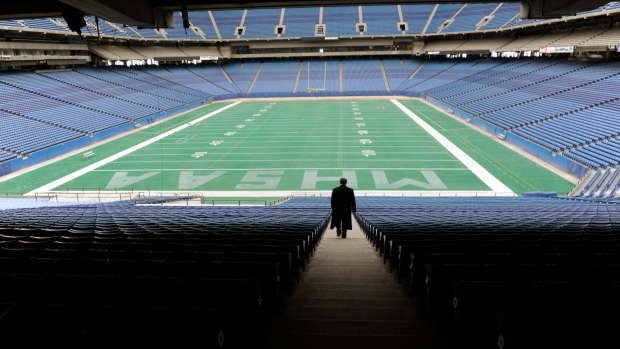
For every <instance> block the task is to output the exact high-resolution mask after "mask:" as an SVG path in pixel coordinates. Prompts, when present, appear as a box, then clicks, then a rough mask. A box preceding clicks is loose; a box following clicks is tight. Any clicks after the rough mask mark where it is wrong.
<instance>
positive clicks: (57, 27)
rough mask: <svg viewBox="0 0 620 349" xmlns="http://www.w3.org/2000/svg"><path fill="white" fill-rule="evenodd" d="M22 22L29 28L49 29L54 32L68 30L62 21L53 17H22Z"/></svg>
mask: <svg viewBox="0 0 620 349" xmlns="http://www.w3.org/2000/svg"><path fill="white" fill-rule="evenodd" d="M22 23H23V24H24V26H26V27H28V28H30V29H39V30H51V31H56V32H68V31H69V28H68V27H66V26H64V25H63V24H62V22H60V21H58V20H57V19H55V18H37V19H24V20H23V21H22Z"/></svg>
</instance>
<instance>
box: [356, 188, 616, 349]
mask: <svg viewBox="0 0 620 349" xmlns="http://www.w3.org/2000/svg"><path fill="white" fill-rule="evenodd" d="M619 203H620V202H618V201H616V200H606V201H598V200H574V199H567V198H558V197H551V198H525V197H524V198H413V197H412V198H368V197H365V198H359V199H358V200H357V213H356V214H355V216H356V219H357V221H358V222H359V223H360V226H361V227H362V229H363V231H364V232H365V233H366V235H367V237H368V239H369V240H370V241H371V242H372V243H373V244H374V245H375V247H376V249H377V250H379V251H380V253H381V254H382V255H383V256H384V260H385V262H386V263H388V261H389V263H390V265H391V266H394V270H396V272H398V273H399V280H400V279H401V278H402V279H405V280H408V283H409V287H410V295H412V296H415V297H418V298H422V299H424V300H425V302H426V316H427V317H428V318H430V319H433V320H437V321H439V323H442V324H444V325H443V326H445V327H446V329H449V331H451V333H452V343H453V346H454V348H473V347H475V348H497V345H498V344H497V343H498V338H500V335H501V336H502V338H503V339H502V341H506V345H508V343H509V342H510V345H515V347H523V345H525V343H527V340H528V339H529V340H534V338H533V337H529V336H528V334H527V333H526V332H524V331H522V330H521V329H523V328H529V327H528V325H527V324H526V323H524V322H523V321H522V319H523V318H527V317H529V316H532V317H535V318H536V319H539V320H541V319H548V320H550V321H555V319H557V318H559V315H558V314H562V313H570V314H571V315H570V316H571V321H570V322H568V323H567V322H566V321H564V320H562V321H558V322H555V323H553V324H550V327H551V328H553V329H554V330H553V331H550V332H549V333H546V332H545V331H536V332H535V335H536V336H539V337H540V338H541V341H540V343H547V344H549V343H555V342H554V339H557V343H570V341H569V340H568V339H569V338H572V340H574V342H575V343H586V342H587V339H588V338H593V337H596V338H597V340H599V339H601V338H602V340H601V341H600V342H599V343H603V341H604V340H613V341H615V339H613V333H617V331H618V330H620V322H618V321H617V319H618V318H619V317H618V315H619V314H620V303H618V301H617V297H616V295H617V292H618V291H620V289H619V288H618V284H617V283H618V281H620V276H619V275H620V273H619V272H620V267H618V265H620V238H619V236H618V232H620V206H619V205H618V204H619ZM498 314H499V315H498ZM530 314H532V315H530ZM498 321H499V322H498ZM596 322H600V323H601V324H602V327H601V328H600V329H594V327H593V326H592V324H594V323H596ZM561 324H567V326H568V327H567V329H570V328H573V329H576V328H577V327H578V326H579V324H583V327H581V329H580V331H581V332H568V331H567V330H562V329H561ZM513 330H514V331H516V332H518V333H519V335H515V337H513V336H511V334H512V331H513ZM552 336H559V337H561V338H557V337H552ZM504 337H505V338H504ZM603 339H604V340H603ZM608 343H609V342H608ZM517 345H521V346H517Z"/></svg>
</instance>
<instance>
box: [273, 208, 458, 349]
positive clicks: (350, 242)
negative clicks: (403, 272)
mask: <svg viewBox="0 0 620 349" xmlns="http://www.w3.org/2000/svg"><path fill="white" fill-rule="evenodd" d="M353 225H354V227H353V231H351V232H348V234H347V235H348V236H347V238H346V239H340V238H337V237H336V232H335V230H328V231H326V233H325V236H324V237H323V239H322V241H321V243H320V244H319V246H318V247H317V250H316V252H315V254H314V256H313V257H312V258H311V261H310V264H309V266H308V267H307V270H306V272H305V273H303V275H302V279H301V282H300V283H299V284H297V285H295V287H294V291H293V295H292V297H289V298H288V300H287V302H286V304H285V306H284V309H283V313H282V316H281V317H280V318H279V319H277V320H276V321H275V324H274V326H273V327H274V328H273V331H272V333H271V334H270V335H269V336H268V337H269V338H267V343H266V346H265V347H266V348H270V349H271V348H275V349H279V348H300V349H304V348H313V349H330V348H339V349H342V348H356V349H364V348H423V349H425V348H429V349H430V348H433V349H435V348H438V349H441V348H447V347H448V346H449V338H448V337H447V335H445V334H441V333H439V332H438V331H437V330H436V329H435V327H434V326H433V325H432V323H431V322H429V321H425V320H424V319H423V315H422V311H421V307H420V306H419V302H417V301H416V300H412V299H409V298H408V297H407V293H406V286H405V285H403V284H398V283H397V281H396V274H395V273H393V274H390V272H389V269H388V267H387V266H386V265H384V264H383V259H382V258H379V255H378V253H376V252H375V250H374V248H373V247H372V245H371V244H370V243H369V242H368V241H367V240H366V238H365V237H364V235H363V233H362V232H361V230H360V229H359V227H358V226H357V223H356V222H355V220H353Z"/></svg>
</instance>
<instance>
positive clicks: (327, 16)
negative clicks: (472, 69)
mask: <svg viewBox="0 0 620 349" xmlns="http://www.w3.org/2000/svg"><path fill="white" fill-rule="evenodd" d="M400 8H401V10H400V13H399V10H398V7H397V5H395V4H394V5H371V6H362V9H361V18H362V23H366V31H365V32H364V35H375V36H387V35H399V34H402V30H401V28H399V27H398V25H397V23H398V22H399V21H400V18H401V15H402V19H403V21H404V22H406V23H407V24H408V27H407V30H406V33H407V34H432V33H456V32H464V31H477V30H487V29H497V28H507V27H511V26H522V25H527V24H531V23H535V22H541V21H544V20H541V19H538V20H522V19H520V11H521V9H520V5H519V3H512V2H511V3H484V4H471V3H470V4H463V3H461V4H459V3H455V4H439V6H438V8H437V11H433V10H434V8H435V4H413V5H408V4H402V5H400ZM618 9H620V6H619V5H618V4H617V2H610V3H609V4H607V5H605V6H601V7H599V8H598V9H596V10H593V11H586V12H583V13H580V14H589V13H597V12H602V13H606V12H613V11H618ZM282 11H284V18H283V22H282V24H283V25H284V26H286V29H285V30H284V31H283V33H282V34H281V36H280V37H288V38H291V37H314V36H315V24H318V23H319V11H320V8H319V7H308V8H298V7H287V8H273V9H263V8H248V9H245V10H244V9H241V10H214V11H190V12H189V22H190V28H188V29H187V31H186V30H185V29H184V28H183V26H182V25H178V24H180V23H183V21H182V18H181V13H180V12H175V13H174V14H173V15H174V18H175V23H178V24H177V25H176V26H175V27H174V28H165V29H157V30H156V29H150V28H137V27H125V26H123V25H122V24H115V23H111V22H108V21H106V20H103V19H99V30H97V25H96V22H95V17H93V16H86V17H85V20H86V24H87V25H86V27H85V28H84V30H83V35H85V36H92V37H96V36H99V35H102V36H108V37H117V38H127V37H131V38H147V39H157V40H174V41H177V40H187V41H195V40H202V39H237V38H239V39H245V38H249V39H255V38H276V37H277V35H278V34H277V33H276V30H275V28H276V26H277V25H279V24H280V17H281V13H282ZM244 13H245V14H244ZM431 14H433V15H432V16H431ZM578 15H579V14H578ZM211 16H213V20H212V19H211ZM244 16H245V17H244ZM485 18H488V19H489V20H488V21H483V19H485ZM452 19H453V20H454V21H452ZM359 20H360V11H359V8H358V7H357V6H346V7H342V6H341V7H332V6H326V7H323V20H322V24H325V26H326V33H324V34H325V35H327V36H360V32H359V31H358V28H357V25H356V24H357V23H358V22H359ZM447 23H449V24H448V25H447V26H445V25H444V24H447ZM427 24H429V25H428V26H427ZM0 26H5V27H7V28H25V29H30V30H33V31H42V30H43V31H54V32H70V29H69V26H68V25H67V23H66V22H65V20H64V19H63V18H40V19H26V20H20V21H0ZM239 26H244V27H245V32H244V33H243V34H241V35H239V33H238V32H237V30H236V29H237V27H239ZM425 28H426V29H425ZM611 31H613V29H612V30H611ZM558 46H560V45H558ZM536 48H538V47H535V48H534V49H536Z"/></svg>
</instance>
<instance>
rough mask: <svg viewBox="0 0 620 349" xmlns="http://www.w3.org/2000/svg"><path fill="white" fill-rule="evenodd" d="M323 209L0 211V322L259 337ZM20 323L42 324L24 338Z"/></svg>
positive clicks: (217, 340)
mask: <svg viewBox="0 0 620 349" xmlns="http://www.w3.org/2000/svg"><path fill="white" fill-rule="evenodd" d="M328 214H329V209H326V208H325V207H324V206H323V207H320V208H319V209H313V208H308V207H304V208H295V207H287V206H282V207H267V208H253V207H246V208H244V207H240V208H231V207H210V206H209V207H204V208H203V207H192V208H188V207H181V208H179V207H162V206H155V207H148V206H133V205H132V204H129V203H123V204H92V205H73V206H65V207H39V208H23V209H7V210H3V211H0V282H1V283H2V285H3V287H2V288H3V292H2V293H1V294H0V303H2V304H4V305H6V306H5V307H4V308H2V310H3V315H2V316H0V326H2V327H3V328H10V329H15V331H13V332H11V333H10V334H6V335H5V338H6V340H7V341H9V342H11V343H13V341H16V342H20V343H21V344H22V345H28V346H30V345H40V344H42V343H44V342H45V343H60V339H59V338H58V337H59V336H61V337H64V336H71V340H68V341H66V342H62V344H63V346H65V347H71V348H77V347H80V345H83V342H84V341H93V340H94V341H98V342H101V341H103V342H105V343H106V344H115V343H128V344H138V343H142V342H140V340H141V336H143V335H145V333H146V332H145V331H147V329H148V328H149V326H150V328H151V329H159V331H160V332H161V333H156V334H155V335H153V336H149V338H148V339H145V341H148V342H149V343H150V344H152V345H156V346H158V347H159V346H161V343H170V344H174V345H175V346H176V345H181V344H182V343H186V344H187V345H189V346H193V345H195V344H196V343H201V346H203V347H207V348H219V347H221V346H222V347H229V348H248V347H260V345H261V337H262V334H263V332H264V331H265V329H266V328H267V327H268V325H269V322H270V321H271V320H272V319H273V318H274V317H275V316H277V315H278V314H279V312H280V302H281V299H282V297H284V296H286V295H288V294H289V293H290V287H291V286H292V283H294V282H295V281H296V280H298V278H299V273H301V271H302V270H303V269H304V267H305V264H306V263H308V261H309V258H310V255H311V254H312V251H313V250H314V247H315V246H316V244H317V242H318V241H319V240H320V238H321V236H322V233H323V231H324V230H325V228H326V225H327V222H328ZM32 217H37V218H36V219H32ZM157 320H159V321H157ZM26 323H31V324H35V325H36V326H37V328H39V327H40V328H42V329H43V330H42V332H41V336H35V337H31V338H28V337H27V336H26V334H25V332H24V330H23V329H22V328H21V327H23V325H24V324H26ZM117 327H123V329H121V330H119V331H115V330H114V328H117ZM131 329H135V330H131ZM101 337H105V338H103V339H101V341H99V340H97V339H98V338H101ZM125 337H127V338H125ZM175 338H177V339H178V340H179V341H178V342H174V339H175ZM222 341H224V343H225V346H223V345H222V343H221V342H222ZM190 343H191V345H190Z"/></svg>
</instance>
